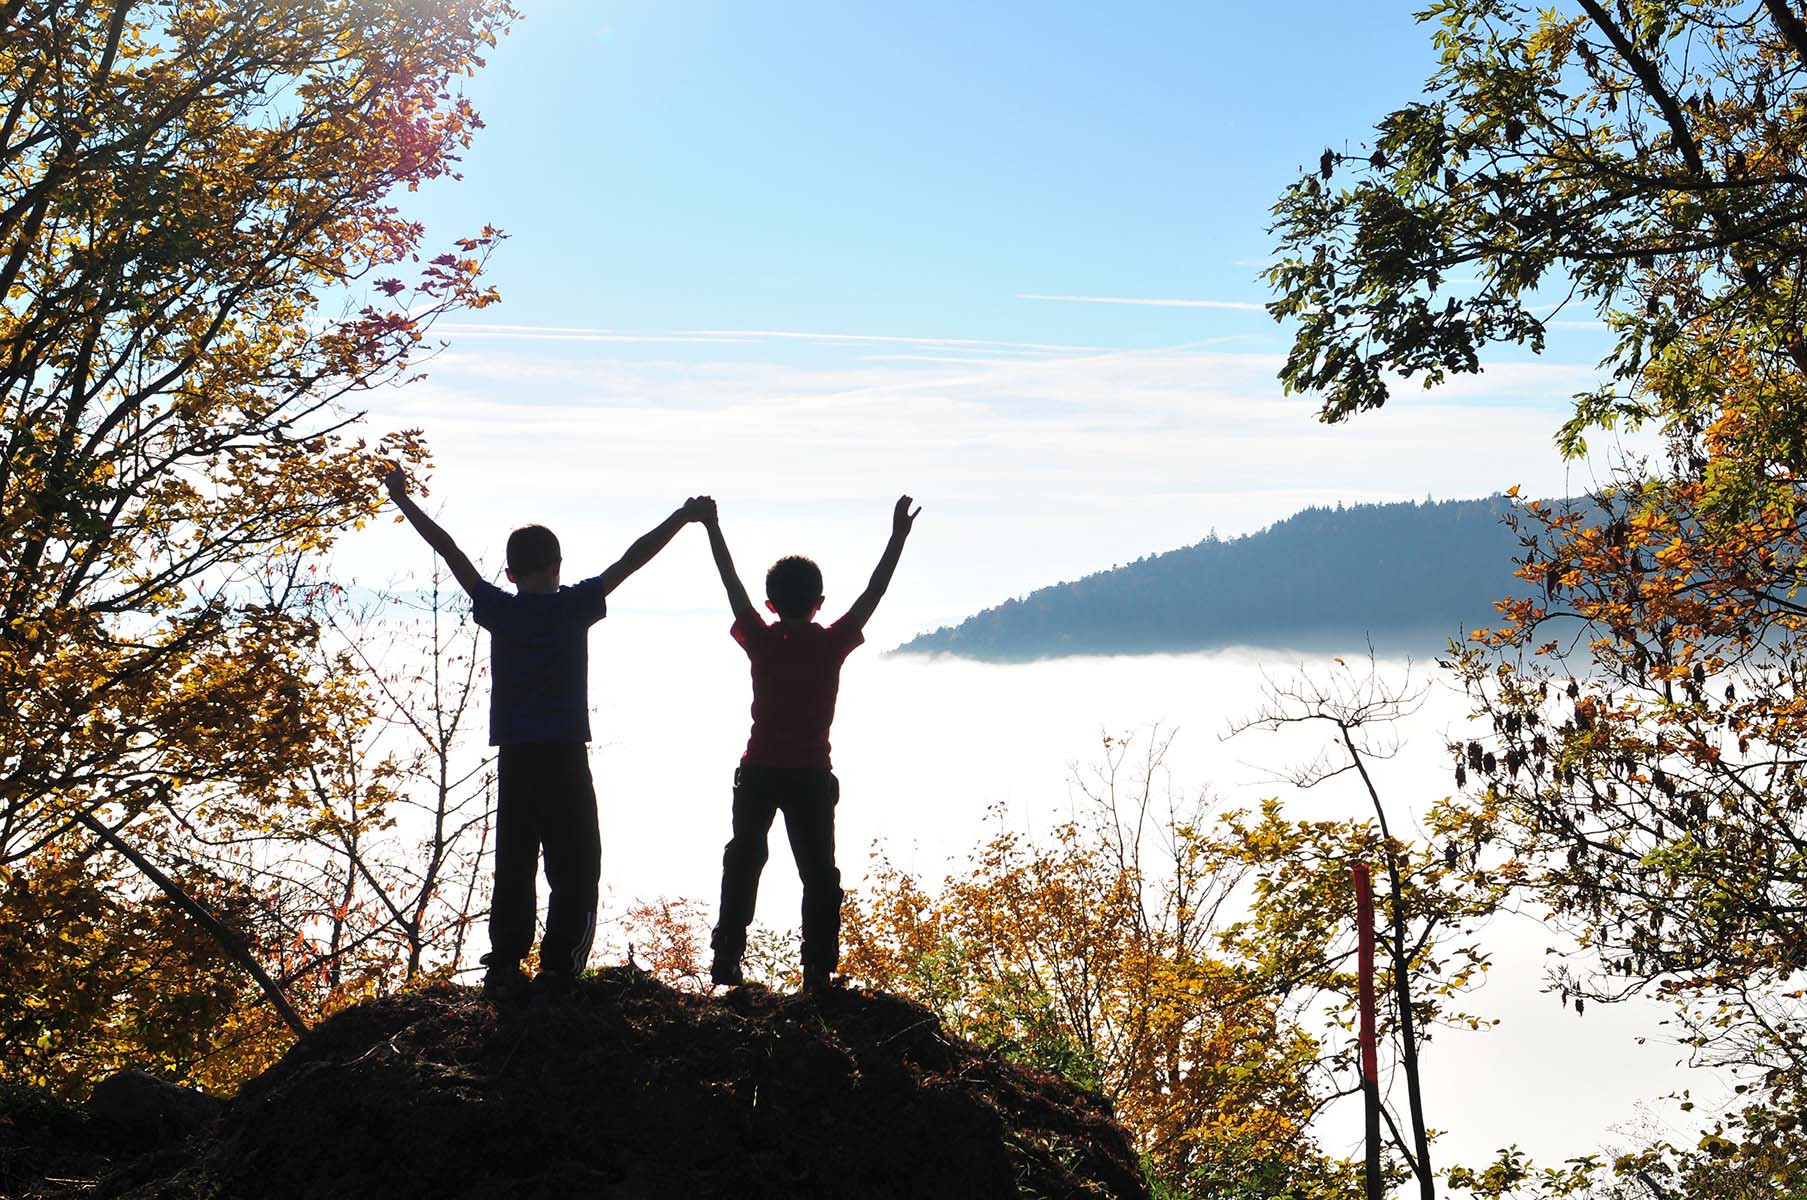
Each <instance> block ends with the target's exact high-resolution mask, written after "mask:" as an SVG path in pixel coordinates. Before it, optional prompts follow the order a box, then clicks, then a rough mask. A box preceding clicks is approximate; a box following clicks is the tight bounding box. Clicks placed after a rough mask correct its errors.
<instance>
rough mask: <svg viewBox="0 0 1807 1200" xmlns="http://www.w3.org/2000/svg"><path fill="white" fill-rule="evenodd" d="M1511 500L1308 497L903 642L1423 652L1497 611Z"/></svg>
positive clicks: (1014, 657) (1508, 569)
mask: <svg viewBox="0 0 1807 1200" xmlns="http://www.w3.org/2000/svg"><path fill="white" fill-rule="evenodd" d="M1508 505H1509V501H1508V500H1507V499H1506V497H1504V496H1500V495H1495V496H1489V497H1486V498H1483V499H1479V500H1437V501H1430V500H1427V501H1424V502H1422V503H1412V502H1404V503H1397V504H1356V505H1348V506H1344V505H1338V506H1336V507H1334V508H1325V507H1312V508H1307V509H1305V510H1303V511H1301V512H1298V513H1295V514H1294V515H1293V516H1290V517H1288V518H1286V519H1285V520H1283V521H1279V522H1277V523H1275V524H1273V525H1271V526H1269V527H1268V528H1266V529H1263V530H1260V531H1259V532H1256V533H1252V534H1248V535H1246V536H1243V537H1238V538H1230V539H1221V538H1218V537H1217V536H1216V535H1215V534H1212V535H1210V536H1208V537H1206V538H1205V539H1204V540H1203V541H1200V542H1197V543H1196V544H1194V545H1191V546H1186V547H1184V548H1182V549H1179V550H1170V551H1168V552H1167V553H1165V554H1157V555H1153V556H1150V557H1146V558H1141V559H1138V560H1136V561H1135V562H1133V563H1125V564H1123V565H1121V566H1117V567H1113V568H1111V569H1110V570H1107V571H1099V572H1097V573H1096V574H1092V575H1087V576H1085V577H1084V578H1083V579H1078V580H1074V581H1071V582H1068V583H1057V584H1054V585H1053V586H1051V587H1045V588H1038V589H1037V590H1036V591H1033V592H1031V593H1030V594H1029V595H1027V596H1024V597H1021V598H1019V599H1012V600H1007V601H1005V602H1004V603H1003V604H1000V605H998V606H997V607H995V608H988V609H986V610H985V611H983V612H981V613H978V614H977V615H975V616H972V617H968V618H967V619H966V620H965V621H962V622H961V623H960V624H958V625H956V626H953V627H951V628H949V627H943V628H941V629H937V630H935V631H934V632H933V633H925V634H923V635H921V636H920V637H917V638H915V639H914V640H913V641H910V642H908V643H906V644H905V645H903V646H901V647H899V648H898V649H899V651H900V652H902V653H911V654H937V653H942V654H955V655H960V656H962V657H966V658H977V659H985V660H991V661H1000V662H1010V661H1023V660H1028V659H1037V658H1053V657H1058V656H1061V655H1068V654H1147V653H1155V652H1160V651H1178V650H1197V649H1203V648H1207V647H1213V646H1230V645H1260V646H1277V647H1316V646H1323V645H1330V646H1333V647H1341V648H1346V647H1348V646H1350V645H1352V644H1353V645H1360V644H1361V642H1362V641H1363V639H1364V638H1368V639H1372V640H1373V641H1374V642H1375V644H1376V645H1377V647H1380V648H1385V649H1397V650H1405V651H1418V652H1421V653H1431V652H1434V651H1436V650H1438V649H1440V648H1441V647H1442V645H1443V643H1444V641H1446V640H1447V639H1448V638H1449V637H1450V636H1452V635H1458V634H1459V633H1460V632H1461V631H1463V630H1466V629H1473V628H1478V627H1481V626H1486V625H1489V624H1491V623H1493V618H1495V617H1496V616H1497V613H1496V612H1495V610H1494V607H1493V603H1494V601H1496V600H1499V599H1501V598H1503V597H1505V596H1507V595H1511V594H1513V593H1514V592H1517V591H1522V590H1523V589H1524V586H1525V585H1524V582H1523V581H1522V580H1519V579H1515V578H1514V577H1513V574H1512V573H1513V570H1514V563H1513V561H1512V560H1513V554H1514V552H1515V551H1517V550H1518V540H1517V537H1516V535H1515V534H1514V533H1513V532H1512V531H1511V530H1510V529H1509V528H1507V527H1506V525H1505V524H1503V523H1502V521H1501V518H1502V517H1503V516H1504V514H1505V513H1506V511H1507V508H1508Z"/></svg>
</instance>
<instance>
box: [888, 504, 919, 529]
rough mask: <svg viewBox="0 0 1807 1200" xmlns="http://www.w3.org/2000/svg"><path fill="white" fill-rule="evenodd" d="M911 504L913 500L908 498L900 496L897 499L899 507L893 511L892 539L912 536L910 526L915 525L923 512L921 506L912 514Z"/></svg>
mask: <svg viewBox="0 0 1807 1200" xmlns="http://www.w3.org/2000/svg"><path fill="white" fill-rule="evenodd" d="M910 504H911V500H910V498H909V497H908V496H899V497H898V498H897V507H896V508H894V509H892V510H891V536H892V537H894V538H903V537H909V536H910V526H911V525H913V524H915V522H916V517H917V515H918V514H919V513H921V512H922V505H920V504H918V505H917V506H916V511H915V512H911V511H910Z"/></svg>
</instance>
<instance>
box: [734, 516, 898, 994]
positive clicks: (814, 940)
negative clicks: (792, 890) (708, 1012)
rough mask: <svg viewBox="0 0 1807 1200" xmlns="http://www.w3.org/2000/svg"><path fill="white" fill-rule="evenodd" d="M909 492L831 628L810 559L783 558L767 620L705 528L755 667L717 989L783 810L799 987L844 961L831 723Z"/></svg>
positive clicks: (740, 946)
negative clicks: (820, 617) (799, 900)
mask: <svg viewBox="0 0 1807 1200" xmlns="http://www.w3.org/2000/svg"><path fill="white" fill-rule="evenodd" d="M921 511H922V510H921V509H917V510H916V512H912V511H910V498H909V497H908V496H904V497H902V498H901V499H899V500H898V502H897V507H896V508H895V509H894V510H893V512H892V514H891V541H890V543H889V544H888V545H886V546H885V553H884V555H883V556H882V557H881V558H880V559H879V560H878V566H877V567H876V568H875V569H874V570H873V572H872V582H870V583H869V584H867V585H866V590H865V591H864V592H862V593H861V594H860V598H859V599H858V600H855V601H854V602H853V607H851V608H849V609H848V610H847V614H846V615H845V616H843V617H842V618H841V619H840V620H838V621H836V622H835V623H834V624H833V625H830V626H829V627H828V628H826V629H824V628H823V627H822V626H820V625H817V624H816V623H815V616H816V613H817V612H818V611H819V610H820V609H821V607H822V572H821V571H820V570H819V569H818V568H817V567H816V564H815V563H813V562H811V561H810V560H809V559H807V558H798V557H791V558H781V559H779V560H778V561H777V562H776V563H774V564H773V565H772V569H771V570H770V571H767V572H766V576H765V594H766V602H765V606H766V607H767V608H768V609H770V610H771V611H772V612H774V613H776V614H777V616H778V620H777V621H776V622H774V623H773V624H770V625H768V624H766V622H765V619H764V618H763V617H761V616H760V615H759V613H758V611H757V610H755V609H754V607H753V603H752V601H750V600H748V599H747V589H746V588H745V587H744V586H742V584H741V582H740V576H738V575H737V574H735V572H734V562H733V560H732V559H730V558H729V557H728V544H727V542H726V541H724V540H723V538H722V531H721V524H720V522H719V521H718V520H717V519H716V517H715V514H714V512H713V511H711V512H709V513H708V514H707V515H706V516H705V517H704V520H703V523H704V526H705V527H706V528H707V529H708V531H709V548H710V550H711V551H712V552H713V553H714V555H715V566H716V569H717V570H718V571H720V572H721V577H722V586H723V587H725V588H726V589H727V591H728V604H729V607H731V608H732V609H733V610H734V626H733V630H732V633H733V635H734V640H735V641H737V642H739V643H740V644H741V647H742V649H744V650H745V651H746V652H747V658H748V659H750V660H751V661H752V666H753V732H752V734H751V736H750V737H749V738H748V739H747V751H746V753H745V754H744V755H742V756H741V760H740V769H739V770H737V771H735V773H734V836H733V838H732V840H730V841H729V842H728V848H727V850H726V851H725V852H724V853H723V855H722V903H721V911H720V914H719V917H718V920H717V924H716V926H715V934H714V936H713V937H711V938H710V944H711V945H712V946H713V947H714V948H715V961H714V964H713V965H712V966H711V968H710V975H711V976H712V978H713V979H714V981H715V982H716V983H718V984H728V985H730V986H732V985H734V984H738V983H740V982H741V972H740V956H741V954H742V953H744V952H745V950H746V948H747V926H748V925H749V924H751V923H752V920H753V906H754V902H755V900H756V899H757V897H758V894H759V873H760V871H761V870H762V869H763V868H764V867H765V860H766V835H767V833H768V832H770V830H771V828H772V817H773V816H774V814H776V813H778V812H780V811H782V812H783V813H784V832H785V834H786V836H787V837H789V839H790V843H791V854H792V855H793V856H794V857H795V858H796V860H797V874H798V875H800V876H801V877H802V879H803V986H804V989H805V990H806V991H814V990H816V989H818V988H820V987H822V986H824V985H825V984H827V982H828V978H829V976H830V975H831V974H832V973H833V972H834V969H835V967H836V966H837V965H839V963H840V959H841V945H840V942H841V873H840V871H839V870H837V869H836V868H835V862H834V810H835V804H836V802H837V801H838V800H839V799H840V794H841V785H840V782H839V781H838V780H836V779H835V777H834V772H833V771H831V770H830V769H829V760H828V727H829V726H830V725H831V724H832V723H833V721H834V706H835V695H836V693H837V691H838V690H839V689H840V686H841V663H842V662H843V661H845V659H846V658H847V655H848V654H849V653H851V652H852V650H853V648H854V647H855V646H858V645H859V644H860V643H861V642H863V641H865V640H866V638H865V634H864V633H863V632H862V631H863V630H864V629H865V627H866V622H867V621H868V620H870V619H871V617H872V612H873V610H874V609H876V608H877V607H878V602H879V599H880V598H881V597H883V596H884V594H885V588H886V587H888V586H889V585H890V583H891V573H892V572H893V571H895V570H896V569H897V559H898V556H899V555H901V554H902V553H903V545H904V539H906V538H907V537H909V536H910V525H911V523H912V522H913V521H915V519H916V513H918V512H921Z"/></svg>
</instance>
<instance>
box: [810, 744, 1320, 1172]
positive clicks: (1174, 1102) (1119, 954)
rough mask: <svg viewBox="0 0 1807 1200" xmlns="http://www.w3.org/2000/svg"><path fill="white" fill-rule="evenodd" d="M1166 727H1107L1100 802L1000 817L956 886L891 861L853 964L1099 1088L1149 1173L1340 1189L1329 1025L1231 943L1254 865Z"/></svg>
mask: <svg viewBox="0 0 1807 1200" xmlns="http://www.w3.org/2000/svg"><path fill="white" fill-rule="evenodd" d="M1168 740H1169V737H1168V735H1162V734H1160V733H1159V732H1158V731H1156V732H1155V733H1154V734H1153V735H1152V736H1151V738H1150V740H1149V741H1148V742H1147V743H1146V744H1145V745H1144V746H1143V747H1142V748H1141V750H1140V752H1139V754H1137V755H1136V756H1135V757H1132V749H1131V745H1130V743H1129V742H1128V741H1126V740H1122V739H1116V738H1107V739H1106V741H1105V745H1104V759H1103V761H1102V764H1101V765H1100V766H1099V767H1098V768H1097V769H1096V770H1095V771H1094V772H1092V773H1090V774H1088V775H1084V776H1081V777H1080V778H1078V779H1077V780H1076V783H1077V785H1078V787H1079V789H1080V794H1081V796H1082V797H1083V800H1084V804H1083V807H1082V809H1081V810H1080V811H1078V812H1076V813H1075V815H1074V817H1073V819H1072V820H1070V821H1068V822H1065V823H1063V824H1061V825H1059V826H1058V827H1056V828H1055V829H1054V830H1052V831H1051V832H1050V834H1049V835H1048V836H1047V837H1046V838H1042V839H1035V838H1030V837H1028V836H1026V835H1024V834H1020V833H1017V832H1015V831H1012V830H1009V829H1006V828H1004V827H1003V826H1002V821H1001V818H1002V814H1001V813H1000V814H999V816H1000V828H999V829H998V831H997V833H996V834H994V835H993V836H992V837H991V838H990V839H989V840H988V841H987V842H986V843H985V844H984V845H983V846H981V847H980V848H979V849H978V850H977V851H976V852H975V854H974V856H973V859H972V863H971V866H970V867H969V868H968V869H967V870H966V871H965V872H963V873H958V874H955V875H954V876H952V877H950V878H949V879H947V880H946V881H945V882H944V883H941V884H940V885H939V886H935V885H933V884H925V883H924V882H922V881H920V880H918V879H916V878H915V877H914V876H912V875H911V874H909V873H908V872H904V871H901V870H899V869H897V868H896V867H894V866H892V865H891V864H889V863H888V862H886V861H884V860H883V859H882V858H881V859H879V860H878V862H877V863H876V864H875V870H874V871H873V872H872V874H871V875H870V877H869V879H868V883H867V886H866V887H865V888H864V889H863V890H862V891H860V892H859V893H857V894H854V895H850V897H849V900H848V902H847V904H846V909H845V916H844V933H843V939H842V940H843V945H844V950H843V955H842V969H843V972H844V973H845V974H846V975H847V976H848V977H849V978H851V979H854V980H857V981H859V982H862V983H865V984H868V985H870V986H873V987H878V988H883V989H885V990H887V991H892V992H896V993H899V994H902V995H907V996H910V997H912V998H914V999H917V1000H919V1001H920V1002H922V1003H923V1004H925V1005H927V1006H928V1007H930V1008H931V1009H933V1010H934V1011H935V1012H936V1013H937V1014H938V1015H939V1016H940V1017H941V1019H942V1020H943V1022H944V1023H946V1024H947V1026H948V1027H949V1028H950V1029H952V1030H953V1031H954V1032H956V1033H958V1034H960V1035H962V1036H964V1037H968V1038H972V1039H973V1040H975V1041H978V1042H980V1043H981V1044H984V1045H989V1046H993V1047H996V1048H998V1049H999V1050H1000V1051H1002V1052H1004V1053H1007V1054H1010V1055H1012V1056H1014V1057H1016V1058H1018V1059H1020V1060H1023V1061H1026V1062H1028V1063H1030V1064H1031V1065H1034V1066H1037V1067H1040V1068H1041V1069H1043V1070H1048V1071H1052V1072H1057V1073H1059V1074H1062V1075H1065V1076H1067V1077H1068V1078H1071V1079H1074V1080H1076V1081H1078V1082H1080V1083H1083V1084H1085V1085H1087V1086H1091V1087H1096V1088H1098V1089H1100V1090H1101V1091H1102V1092H1103V1093H1104V1094H1105V1095H1107V1096H1109V1097H1110V1098H1111V1099H1112V1100H1113V1102H1114V1103H1115V1105H1116V1108H1117V1112H1118V1115H1119V1117H1120V1118H1121V1119H1122V1121H1123V1123H1124V1125H1125V1127H1126V1128H1128V1129H1130V1130H1131V1131H1132V1132H1133V1133H1134V1135H1135V1136H1136V1138H1137V1139H1138V1141H1139V1143H1140V1144H1141V1146H1142V1147H1143V1150H1144V1153H1145V1155H1146V1156H1147V1160H1148V1164H1149V1169H1150V1172H1151V1174H1152V1176H1153V1177H1154V1178H1155V1179H1156V1180H1158V1181H1161V1182H1162V1183H1163V1185H1164V1186H1167V1187H1169V1188H1170V1189H1172V1190H1173V1191H1174V1192H1175V1193H1176V1194H1183V1195H1188V1196H1194V1195H1195V1196H1247V1197H1265V1196H1276V1195H1299V1196H1308V1195H1324V1196H1333V1195H1343V1194H1346V1192H1345V1191H1344V1190H1342V1189H1345V1188H1346V1187H1347V1186H1348V1184H1349V1180H1350V1178H1351V1176H1350V1175H1349V1171H1350V1166H1349V1164H1346V1163H1342V1162H1339V1161H1336V1160H1333V1159H1331V1158H1330V1157H1328V1156H1327V1155H1325V1154H1324V1153H1323V1152H1322V1151H1321V1149H1320V1148H1319V1147H1318V1145H1317V1143H1316V1141H1315V1139H1314V1137H1313V1135H1312V1132H1311V1128H1310V1127H1311V1122H1312V1120H1313V1118H1314V1116H1315V1115H1316V1113H1317V1112H1318V1111H1319V1109H1320V1108H1321V1106H1322V1104H1323V1103H1324V1102H1325V1100H1326V1095H1325V1094H1324V1092H1323V1090H1322V1088H1321V1077H1320V1075H1319V1073H1318V1072H1317V1070H1316V1064H1317V1063H1318V1061H1319V1058H1320V1047H1319V1044H1318V1041H1317V1039H1316V1038H1315V1037H1313V1036H1312V1035H1311V1034H1309V1033H1308V1032H1307V1031H1306V1030H1305V1029H1304V1028H1302V1027H1301V1026H1300V1025H1299V1024H1298V1023H1296V1022H1295V1021H1293V1020H1291V1019H1290V1015H1289V1012H1288V1009H1287V1006H1286V1004H1285V1001H1284V997H1283V996H1282V995H1281V994H1280V993H1279V992H1278V991H1277V990H1276V989H1274V988H1272V987H1270V986H1269V981H1268V980H1266V979H1264V978H1261V977H1259V975H1258V973H1257V972H1255V971H1253V970H1251V969H1250V967H1249V965H1248V964H1246V963H1244V962H1241V961H1238V960H1237V959H1236V958H1234V957H1233V956H1230V955H1226V954H1224V953H1222V952H1220V950H1219V948H1218V938H1219V934H1220V933H1221V932H1222V929H1223V928H1224V926H1225V925H1226V924H1227V923H1228V919H1227V916H1226V915H1225V909H1224V906H1225V905H1226V904H1227V903H1228V902H1229V901H1230V898H1231V896H1232V894H1233V893H1234V891H1235V888H1236V884H1237V881H1238V878H1239V875H1238V872H1237V871H1236V869H1235V867H1234V864H1232V863H1231V862H1230V861H1228V860H1227V859H1226V858H1225V857H1224V856H1223V855H1222V854H1221V853H1219V852H1218V849H1217V847H1216V846H1214V844H1213V842H1212V838H1211V835H1210V831H1209V829H1208V825H1209V821H1208V812H1207V806H1206V804H1205V801H1204V799H1203V798H1183V797H1181V796H1180V795H1179V794H1178V793H1176V792H1175V791H1173V790H1172V788H1171V786H1170V784H1169V781H1168V780H1167V777H1166V775H1165V771H1164V767H1163V762H1164V756H1165V753H1166V749H1167V745H1168Z"/></svg>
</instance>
